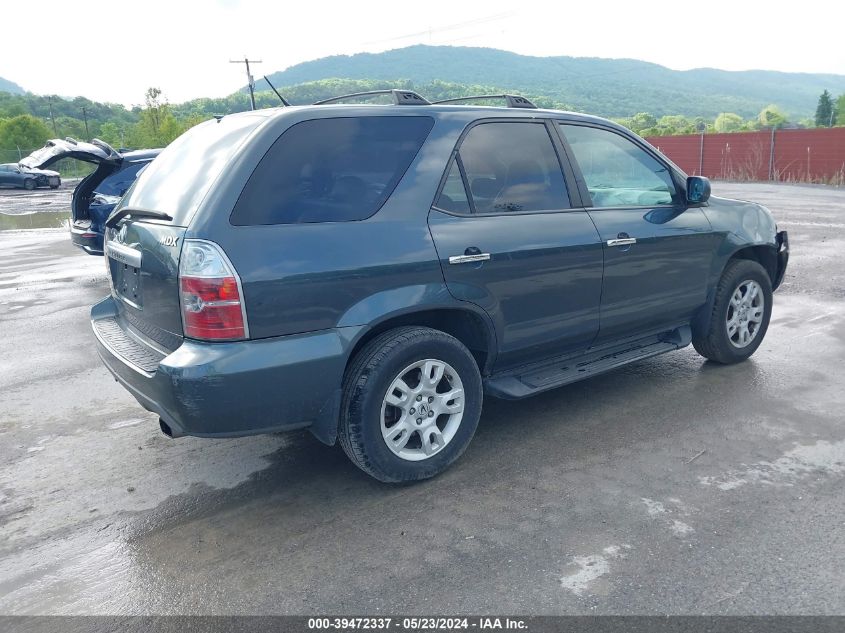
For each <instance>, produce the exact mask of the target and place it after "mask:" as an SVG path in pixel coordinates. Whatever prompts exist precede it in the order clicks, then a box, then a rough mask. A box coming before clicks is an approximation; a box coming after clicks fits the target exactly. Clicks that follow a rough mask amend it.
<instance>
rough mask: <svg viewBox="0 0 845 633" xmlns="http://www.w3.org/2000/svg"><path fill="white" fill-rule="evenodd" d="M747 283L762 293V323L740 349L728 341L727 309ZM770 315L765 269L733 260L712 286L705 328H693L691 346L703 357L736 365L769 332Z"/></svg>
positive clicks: (770, 285)
mask: <svg viewBox="0 0 845 633" xmlns="http://www.w3.org/2000/svg"><path fill="white" fill-rule="evenodd" d="M747 281H754V282H756V283H757V284H759V286H760V288H761V289H762V293H763V301H764V304H763V306H762V307H763V315H762V321H761V322H760V324H759V325H758V326H757V329H756V330H755V332H756V333H755V334H754V336H753V338H752V339H751V342H750V343H748V344H747V345H745V346H744V347H737V346H736V345H735V344H734V343H732V342H731V337H730V335H729V333H728V327H727V321H728V314H729V312H728V310H729V309H730V308H731V305H730V304H731V297H732V296H733V295H734V293H735V292H736V291H737V289H738V288H740V287H741V286H742V285H743V284H745V283H746V282H747ZM771 316H772V280H771V279H770V278H769V274H768V273H767V272H766V269H765V268H763V267H762V266H761V265H760V264H758V263H757V262H754V261H750V260H747V259H735V260H732V261H731V262H729V263H728V265H727V266H726V267H725V270H724V271H723V272H722V277H721V279H719V283H718V285H717V286H716V295H715V297H714V300H713V305H712V309H711V313H710V318H709V319H708V324H707V326H706V328H701V327H700V326H698V327H697V326H696V325H695V324H694V325H693V328H692V344H693V347H695V350H696V351H697V352H698V353H699V354H701V355H702V356H704V357H705V358H707V359H709V360H712V361H715V362H717V363H722V364H724V365H731V364H733V363H739V362H742V361H744V360H745V359H746V358H748V357H749V356H751V355H752V354H753V353H754V352H755V351H757V348H758V347H760V343H762V342H763V338H764V337H765V336H766V331H767V330H768V329H769V320H770V319H771Z"/></svg>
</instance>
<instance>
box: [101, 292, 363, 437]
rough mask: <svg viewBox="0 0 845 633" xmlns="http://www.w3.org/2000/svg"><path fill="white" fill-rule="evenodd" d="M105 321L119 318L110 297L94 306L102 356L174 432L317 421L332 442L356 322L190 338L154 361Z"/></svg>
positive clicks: (224, 432)
mask: <svg viewBox="0 0 845 633" xmlns="http://www.w3.org/2000/svg"><path fill="white" fill-rule="evenodd" d="M104 319H118V312H117V306H116V303H115V300H114V299H113V298H111V297H109V298H106V299H104V300H103V301H101V302H100V303H98V304H97V305H95V306H94V307H93V308H92V309H91V322H92V326H93V327H94V333H95V335H96V339H97V351H98V352H99V354H100V358H102V360H103V362H104V363H105V365H106V367H107V368H108V369H109V371H111V373H112V374H113V375H114V377H115V379H116V380H117V381H118V382H120V383H121V384H122V385H123V386H124V387H125V388H126V389H127V390H128V391H129V392H130V393H131V394H132V395H133V396H134V397H135V399H136V400H137V401H138V402H139V403H140V404H141V406H143V407H144V408H145V409H147V410H148V411H152V412H154V413H156V414H157V415H158V416H159V417H160V418H161V420H162V421H163V422H164V424H166V425H167V427H169V429H170V431H171V433H170V434H171V435H172V436H174V437H178V436H181V435H195V436H199V437H233V436H240V435H253V434H257V433H270V432H276V431H288V430H293V429H299V428H305V427H313V428H312V431H313V432H314V433H315V435H317V436H318V437H319V438H320V439H322V440H323V441H327V442H328V443H332V442H333V441H334V435H333V434H334V432H335V430H336V426H337V409H338V403H339V394H340V386H341V381H342V377H343V371H344V368H345V364H346V353H347V341H349V340H350V339H351V336H352V335H354V332H346V331H345V330H348V329H349V330H357V328H341V329H338V330H324V331H321V332H314V333H308V334H300V335H293V336H284V337H278V338H272V339H261V340H254V341H240V342H232V343H202V342H199V341H192V340H189V339H185V340H184V342H183V343H182V345H181V346H180V347H179V348H178V349H176V350H175V351H173V352H172V353H170V354H160V357H161V360H160V362H158V363H157V365H156V363H155V360H157V359H155V360H154V361H153V363H152V365H150V364H149V362H148V361H149V357H148V356H147V357H146V359H145V361H144V362H141V361H138V356H137V355H136V354H133V352H132V350H131V344H133V341H135V344H137V340H138V339H137V338H134V337H133V338H132V340H130V341H128V343H129V349H128V351H127V345H125V344H124V343H126V341H123V343H121V341H115V340H113V339H112V340H109V339H108V338H107V337H104V336H103V335H102V330H103V328H102V327H100V328H98V323H97V322H98V321H100V320H104ZM118 323H119V320H118ZM121 327H126V326H125V324H124V325H122V326H121ZM346 335H350V336H349V337H348V338H347V336H346ZM126 336H127V337H128V336H129V335H126ZM146 351H147V352H148V353H150V352H152V353H155V352H154V351H152V350H151V348H146ZM133 359H135V362H133Z"/></svg>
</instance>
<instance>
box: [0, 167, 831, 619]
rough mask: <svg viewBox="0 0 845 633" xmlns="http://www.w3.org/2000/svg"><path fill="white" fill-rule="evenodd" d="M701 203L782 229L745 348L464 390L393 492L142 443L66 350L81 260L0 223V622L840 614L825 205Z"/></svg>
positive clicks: (139, 422)
mask: <svg viewBox="0 0 845 633" xmlns="http://www.w3.org/2000/svg"><path fill="white" fill-rule="evenodd" d="M714 194H715V195H727V196H732V197H741V198H746V199H750V200H755V201H759V202H762V203H764V204H766V205H767V206H769V207H770V208H771V209H772V210H773V212H774V213H775V215H776V216H777V218H778V220H779V223H780V225H781V227H782V228H786V229H788V230H789V231H790V238H791V243H792V261H791V263H790V269H789V271H788V276H787V279H786V283H785V285H784V287H783V288H782V289H781V290H780V291H779V292H778V293H777V295H776V305H775V308H774V316H773V321H772V325H771V328H770V330H769V333H768V336H767V338H766V340H765V341H764V343H763V345H762V346H761V348H760V349H759V351H758V352H757V354H756V355H755V356H754V357H753V359H751V360H750V361H748V362H746V363H744V364H741V365H738V366H733V367H721V366H715V365H712V364H709V363H705V362H703V359H702V358H700V357H699V356H698V355H696V353H695V351H694V350H692V348H688V349H685V350H682V351H679V352H676V353H673V354H670V355H664V356H661V357H657V358H654V359H651V360H648V361H643V362H641V363H638V364H636V365H633V366H629V367H627V368H623V369H621V370H617V371H615V372H613V373H611V374H607V375H604V376H601V377H598V378H595V379H592V380H589V381H587V382H582V383H579V384H575V385H571V386H568V387H565V388H562V389H559V390H557V391H554V392H551V393H547V394H544V395H542V396H539V397H536V398H533V399H530V400H525V401H522V402H503V401H496V400H492V399H490V400H488V401H487V402H486V403H485V407H484V414H483V416H482V420H481V424H480V426H479V431H478V434H477V435H476V438H475V440H474V441H473V442H472V444H471V445H470V447H469V449H468V451H467V453H466V455H465V456H464V457H463V458H462V459H461V460H460V461H459V462H458V463H457V464H456V465H455V466H454V467H453V468H452V469H451V470H450V471H448V472H447V473H446V474H444V475H443V476H441V477H439V478H437V479H435V480H433V481H428V482H425V483H421V484H417V485H411V486H401V487H393V486H385V485H382V484H379V483H377V482H375V481H373V480H371V479H370V478H368V477H367V476H366V475H364V474H363V473H362V472H360V471H358V470H357V469H356V468H355V467H354V466H352V465H351V463H350V462H349V461H348V460H347V459H346V458H345V456H344V455H343V454H342V452H341V451H340V449H339V448H329V447H326V446H324V445H322V444H320V443H319V442H318V441H317V440H315V439H313V438H312V437H311V436H310V434H308V433H305V432H303V433H298V434H293V435H284V436H282V435H274V436H262V437H251V438H242V439H232V440H203V439H196V438H183V439H179V440H171V439H168V438H167V437H165V436H164V435H162V434H161V433H160V432H159V430H158V424H157V421H156V419H155V417H154V416H152V415H151V414H148V413H146V412H145V411H144V410H143V409H141V408H140V407H139V406H138V405H137V404H136V403H135V401H134V400H133V399H132V398H131V397H130V396H129V394H128V393H127V392H125V391H124V390H123V389H122V388H120V387H119V386H118V385H117V384H116V383H115V382H113V381H112V380H111V378H110V377H109V374H108V373H107V371H106V370H105V368H104V367H102V366H101V364H100V362H99V360H98V358H97V354H96V352H95V350H94V347H93V345H92V334H91V331H90V326H89V325H88V308H89V306H90V305H91V304H92V303H94V302H95V301H97V300H98V299H99V298H100V297H101V296H103V295H104V294H105V293H106V288H107V283H106V279H105V276H104V267H103V262H102V260H101V259H100V258H95V257H90V256H87V255H84V254H83V253H81V252H79V251H77V250H76V249H74V248H73V247H72V246H71V245H70V242H69V239H68V235H67V233H66V231H61V230H33V231H17V232H15V231H11V232H9V231H7V232H0V323H2V331H3V332H5V333H6V339H5V342H6V344H5V345H4V349H3V353H2V355H0V614H47V613H49V614H69V613H86V614H94V613H110V614H118V613H119V614H169V613H184V614H189V613H203V614H223V613H227V614H230V613H274V614H276V613H326V612H332V613H342V614H353V613H355V614H361V613H369V614H375V613H418V614H419V613H422V614H430V613H440V614H442V613H446V614H453V613H483V612H497V613H517V614H558V613H588V614H592V613H618V614H630V613H670V614H698V613H708V614H770V613H789V614H804V613H813V614H834V613H837V614H843V613H845V575H843V572H842V570H843V561H845V488H843V475H845V414H843V411H845V389H843V384H845V265H843V259H842V258H843V254H845V237H843V235H845V231H843V229H845V191H843V190H841V189H840V190H837V189H832V188H823V187H811V186H806V187H805V186H788V185H770V184H752V185H735V184H725V183H714ZM50 195H51V194H50V193H49V192H47V191H43V192H42V191H39V192H37V193H32V194H28V195H27V194H21V193H19V192H14V193H11V192H0V211H3V212H15V213H20V212H21V211H22V210H26V211H35V210H38V208H35V206H36V205H40V204H41V203H43V202H44V201H45V196H47V199H49V196H50ZM53 195H55V196H61V195H64V196H65V200H66V199H67V191H62V190H60V191H59V192H55V193H54V194H53ZM10 200H13V202H11V203H10V202H9V201H10ZM51 204H52V203H51ZM58 204H59V203H58V202H57V203H56V205H58ZM12 205H14V206H12ZM49 210H53V211H59V210H61V209H58V208H56V207H55V206H54V207H52V208H51V209H49Z"/></svg>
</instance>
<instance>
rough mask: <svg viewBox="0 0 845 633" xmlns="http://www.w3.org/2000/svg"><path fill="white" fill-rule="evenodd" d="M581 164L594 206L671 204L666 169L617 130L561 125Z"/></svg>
mask: <svg viewBox="0 0 845 633" xmlns="http://www.w3.org/2000/svg"><path fill="white" fill-rule="evenodd" d="M560 129H561V131H562V132H563V135H564V137H565V138H566V141H567V142H568V143H569V146H570V147H571V148H572V153H573V154H574V157H575V160H576V161H577V163H578V166H579V167H580V168H581V173H582V174H583V175H584V180H585V181H586V184H587V189H588V190H589V192H590V197H591V199H592V203H593V206H594V207H633V206H639V207H652V206H657V205H666V204H672V203H673V201H674V198H675V195H676V190H675V184H674V182H673V181H672V176H671V174H670V173H669V169H668V168H667V167H666V165H664V164H663V163H661V162H660V161H658V160H657V159H656V158H655V157H654V156H652V155H651V154H649V153H648V152H646V151H645V150H644V149H643V148H642V147H640V146H638V145H637V144H635V143H634V142H633V141H631V140H630V139H627V138H625V137H624V136H622V135H621V134H617V133H616V132H612V131H610V130H605V129H601V128H596V127H588V126H583V125H561V126H560Z"/></svg>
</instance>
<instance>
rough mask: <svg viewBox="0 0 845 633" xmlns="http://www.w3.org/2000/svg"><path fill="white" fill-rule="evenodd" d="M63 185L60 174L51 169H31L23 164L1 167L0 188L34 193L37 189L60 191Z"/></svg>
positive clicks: (7, 164)
mask: <svg viewBox="0 0 845 633" xmlns="http://www.w3.org/2000/svg"><path fill="white" fill-rule="evenodd" d="M61 184H62V178H61V175H60V174H59V172H57V171H50V170H49V169H31V168H29V167H27V166H25V165H23V164H22V163H5V164H2V165H0V187H12V188H23V189H28V190H30V191H32V190H33V189H35V188H37V187H50V189H58V188H59V187H60V186H61Z"/></svg>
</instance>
